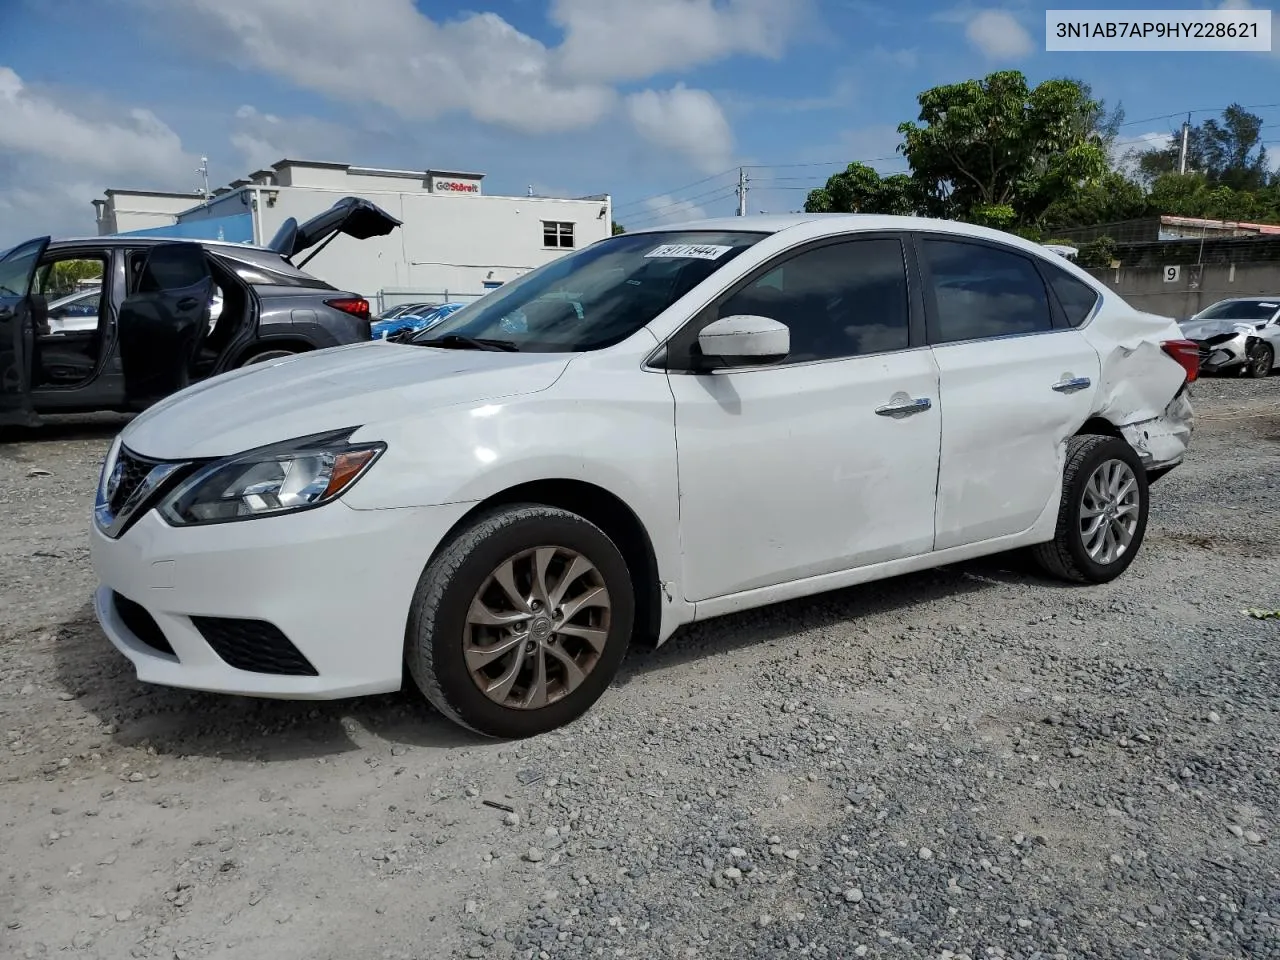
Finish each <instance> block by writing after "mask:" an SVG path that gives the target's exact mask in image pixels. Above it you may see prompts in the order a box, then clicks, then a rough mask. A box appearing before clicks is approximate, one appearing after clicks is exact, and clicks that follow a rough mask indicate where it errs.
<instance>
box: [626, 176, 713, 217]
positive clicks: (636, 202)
mask: <svg viewBox="0 0 1280 960" xmlns="http://www.w3.org/2000/svg"><path fill="white" fill-rule="evenodd" d="M737 172H738V168H737V167H732V168H730V169H728V170H721V171H720V172H719V173H713V174H712V175H711V176H709V177H703V178H702V179H701V180H695V181H693V183H686V184H685V185H684V186H682V187H676V188H674V189H672V190H662V191H660V192H658V193H654V194H650V195H649V196H647V197H641V198H640V199H639V200H631V201H628V202H627V203H624V204H622V205H621V206H618V207H614V208H613V212H614V213H617V212H618V211H619V210H626V209H628V208H630V207H634V206H638V205H640V204H642V203H646V202H648V201H650V200H657V199H659V198H660V197H673V196H674V195H675V194H677V193H679V192H680V191H682V190H688V189H689V188H690V187H698V186H701V185H702V184H704V183H710V182H711V181H712V180H719V179H720V178H721V177H724V176H727V175H728V174H731V173H737Z"/></svg>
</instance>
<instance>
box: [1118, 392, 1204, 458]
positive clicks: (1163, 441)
mask: <svg viewBox="0 0 1280 960" xmlns="http://www.w3.org/2000/svg"><path fill="white" fill-rule="evenodd" d="M1194 431H1195V410H1194V409H1193V408H1192V406H1191V389H1190V387H1189V386H1187V385H1186V384H1184V385H1183V387H1182V389H1181V390H1179V391H1178V393H1177V395H1176V396H1175V397H1174V398H1173V399H1172V400H1171V401H1170V402H1169V405H1168V406H1167V407H1165V409H1164V413H1163V414H1161V415H1160V416H1159V417H1155V418H1153V419H1151V420H1143V421H1141V422H1139V423H1131V424H1126V425H1124V426H1122V427H1120V433H1121V434H1123V436H1124V438H1125V439H1126V440H1128V441H1129V445H1130V446H1131V447H1133V449H1134V450H1136V451H1137V453H1138V456H1139V457H1140V458H1141V459H1142V464H1143V466H1145V467H1146V468H1147V474H1148V476H1151V477H1154V478H1158V477H1161V476H1164V475H1165V474H1166V473H1168V472H1169V471H1170V470H1172V469H1173V468H1174V467H1176V466H1178V465H1179V464H1180V463H1182V460H1183V458H1184V457H1185V456H1186V454H1187V448H1188V447H1189V446H1190V445H1191V434H1192V433H1193V432H1194Z"/></svg>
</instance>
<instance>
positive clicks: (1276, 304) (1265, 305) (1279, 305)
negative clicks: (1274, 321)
mask: <svg viewBox="0 0 1280 960" xmlns="http://www.w3.org/2000/svg"><path fill="white" fill-rule="evenodd" d="M1258 306H1260V307H1266V308H1267V309H1268V310H1274V309H1275V308H1276V307H1280V303H1260V304H1258Z"/></svg>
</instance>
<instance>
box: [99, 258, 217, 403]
mask: <svg viewBox="0 0 1280 960" xmlns="http://www.w3.org/2000/svg"><path fill="white" fill-rule="evenodd" d="M213 287H214V284H213V277H212V276H211V275H210V273H209V262H208V261H207V260H206V259H205V254H204V250H203V248H201V247H200V245H199V244H196V243H164V244H159V245H158V246H154V247H152V248H151V249H150V250H149V251H148V252H147V258H146V260H144V261H143V264H142V268H141V270H139V272H138V276H137V278H136V280H135V281H134V286H133V289H132V290H131V291H130V293H129V295H128V296H127V297H126V298H125V301H124V303H123V304H121V305H120V360H121V364H122V366H123V368H124V386H125V399H126V401H127V402H128V404H129V405H130V406H131V407H135V408H136V407H142V406H146V405H149V404H151V403H154V402H155V401H157V400H160V399H162V398H164V397H167V396H169V394H171V393H177V392H178V391H179V390H181V389H182V388H183V387H185V386H187V384H189V383H190V382H191V379H192V372H193V370H194V367H195V361H196V356H197V354H198V352H199V350H200V345H201V343H202V342H203V340H204V337H205V334H206V333H207V332H208V327H209V305H210V302H211V301H212V299H213Z"/></svg>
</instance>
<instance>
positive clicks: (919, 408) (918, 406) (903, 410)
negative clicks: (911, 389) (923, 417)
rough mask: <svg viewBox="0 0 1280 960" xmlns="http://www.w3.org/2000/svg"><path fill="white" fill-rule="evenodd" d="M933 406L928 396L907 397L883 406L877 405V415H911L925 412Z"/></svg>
mask: <svg viewBox="0 0 1280 960" xmlns="http://www.w3.org/2000/svg"><path fill="white" fill-rule="evenodd" d="M932 406H933V401H932V400H930V399H929V398H928V397H906V398H904V399H902V400H898V399H894V400H893V401H892V402H890V403H886V404H885V405H884V406H883V407H876V415H877V416H880V417H909V416H911V415H912V414H914V413H924V412H925V411H926V410H928V409H929V408H930V407H932Z"/></svg>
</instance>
